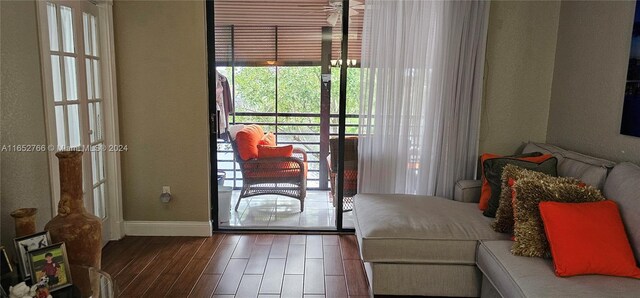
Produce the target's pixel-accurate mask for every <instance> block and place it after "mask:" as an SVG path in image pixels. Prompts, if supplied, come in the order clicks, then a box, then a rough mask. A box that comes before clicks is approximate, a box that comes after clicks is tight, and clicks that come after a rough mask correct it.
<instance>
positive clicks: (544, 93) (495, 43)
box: [480, 1, 560, 154]
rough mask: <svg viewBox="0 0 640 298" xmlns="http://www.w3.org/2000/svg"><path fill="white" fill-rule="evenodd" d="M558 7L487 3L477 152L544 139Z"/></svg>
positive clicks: (505, 149) (537, 3)
mask: <svg viewBox="0 0 640 298" xmlns="http://www.w3.org/2000/svg"><path fill="white" fill-rule="evenodd" d="M559 12H560V2H555V1H554V2H552V1H549V2H541V1H493V2H492V3H491V12H490V15H489V32H488V37H487V38H488V40H487V54H486V68H485V86H484V87H485V89H484V92H485V96H484V103H483V107H482V116H481V126H480V153H483V152H492V153H501V154H511V153H514V152H516V151H517V150H518V148H519V147H520V146H521V144H522V143H523V142H527V141H530V140H531V141H538V142H544V141H545V139H546V134H547V117H548V114H549V101H550V96H551V82H552V77H553V66H554V57H555V47H556V33H557V28H558V15H559Z"/></svg>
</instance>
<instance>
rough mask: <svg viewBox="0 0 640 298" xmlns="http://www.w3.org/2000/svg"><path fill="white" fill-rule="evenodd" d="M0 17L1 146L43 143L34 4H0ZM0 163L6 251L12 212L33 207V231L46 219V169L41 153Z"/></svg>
mask: <svg viewBox="0 0 640 298" xmlns="http://www.w3.org/2000/svg"><path fill="white" fill-rule="evenodd" d="M0 14H1V15H0V53H1V54H0V65H1V67H0V70H1V73H2V74H1V76H2V77H1V78H0V82H1V84H0V86H1V88H0V90H1V93H0V113H1V116H0V118H1V120H0V127H1V128H2V129H1V130H0V131H1V133H0V145H19V144H25V145H26V144H46V143H47V142H46V135H45V120H44V102H43V99H42V84H41V74H40V52H39V51H40V49H39V46H38V30H37V22H36V5H35V2H34V1H20V2H18V1H9V2H7V1H0ZM0 160H1V161H0V165H1V171H2V174H3V175H2V179H1V183H0V184H1V186H0V189H1V190H2V192H1V193H0V217H1V222H0V234H1V238H0V243H2V245H5V246H9V247H11V246H12V245H13V242H12V241H13V240H12V239H13V237H14V236H15V234H14V224H13V219H12V218H11V217H10V216H9V213H10V212H11V211H12V210H15V209H18V208H23V207H37V208H38V216H37V224H38V226H37V228H38V229H43V228H44V225H45V223H46V222H47V221H49V219H51V191H50V184H49V165H48V160H47V153H43V152H39V153H16V152H2V153H1V157H0ZM10 251H11V250H10Z"/></svg>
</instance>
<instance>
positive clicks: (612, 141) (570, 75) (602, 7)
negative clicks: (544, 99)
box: [547, 1, 640, 163]
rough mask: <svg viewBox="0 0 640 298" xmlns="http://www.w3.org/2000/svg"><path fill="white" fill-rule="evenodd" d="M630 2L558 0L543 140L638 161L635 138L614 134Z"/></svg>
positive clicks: (619, 113)
mask: <svg viewBox="0 0 640 298" xmlns="http://www.w3.org/2000/svg"><path fill="white" fill-rule="evenodd" d="M633 15H634V2H633V1H628V2H616V1H604V2H586V1H584V2H583V1H580V2H570V1H568V2H563V3H562V9H561V13H560V25H559V30H558V45H557V51H556V66H555V73H554V78H553V90H552V95H551V111H550V113H549V125H548V138H547V141H548V142H549V143H552V144H557V145H559V146H561V147H565V148H567V149H572V150H576V151H580V152H584V153H586V154H590V155H595V156H600V157H604V158H609V159H612V160H616V161H622V160H628V161H634V162H636V163H638V162H640V138H636V137H630V136H623V135H621V134H620V133H619V132H620V120H621V116H622V103H623V96H624V86H625V80H626V74H627V65H628V61H629V60H628V59H629V48H630V41H631V29H632V26H633Z"/></svg>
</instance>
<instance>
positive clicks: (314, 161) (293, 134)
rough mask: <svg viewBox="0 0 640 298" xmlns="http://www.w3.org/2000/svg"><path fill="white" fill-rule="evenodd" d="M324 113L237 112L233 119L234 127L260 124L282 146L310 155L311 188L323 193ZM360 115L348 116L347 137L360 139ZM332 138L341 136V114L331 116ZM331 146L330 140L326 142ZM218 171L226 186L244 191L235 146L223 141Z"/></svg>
mask: <svg viewBox="0 0 640 298" xmlns="http://www.w3.org/2000/svg"><path fill="white" fill-rule="evenodd" d="M321 117H322V115H321V114H320V113H269V112H267V113H255V112H236V113H235V114H234V115H229V120H230V122H232V123H231V125H233V124H245V125H248V124H258V125H261V126H262V128H263V130H264V131H265V132H269V131H270V132H273V133H274V134H275V135H276V140H277V141H276V142H277V144H278V145H293V146H294V147H298V146H299V147H302V148H304V149H305V150H306V151H307V160H308V167H309V169H308V173H307V188H308V189H320V184H321V183H320V179H326V180H327V181H328V179H329V177H322V178H321V177H320V167H321V166H322V165H321V163H324V164H326V162H327V161H326V160H321V158H320V154H321V153H320V143H321V142H322V141H323V140H321V139H320V138H321V134H320V120H321ZM358 117H359V116H358V115H356V114H347V115H346V127H345V128H346V132H347V133H346V134H345V135H346V136H357V135H358V127H359V126H358ZM329 123H330V124H329V136H330V137H337V136H338V114H331V115H330V116H329ZM325 141H326V142H327V143H328V140H325ZM217 149H218V170H219V171H224V172H225V173H226V178H225V185H226V186H233V187H234V188H240V187H242V173H241V172H240V169H239V168H238V164H237V163H236V161H235V156H234V154H233V150H232V148H231V144H230V143H228V142H224V141H222V140H219V142H218V148H217Z"/></svg>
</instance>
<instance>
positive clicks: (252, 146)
mask: <svg viewBox="0 0 640 298" xmlns="http://www.w3.org/2000/svg"><path fill="white" fill-rule="evenodd" d="M263 136H264V131H262V127H260V125H255V124H252V125H246V126H245V127H244V128H242V129H241V130H240V131H238V133H237V134H236V145H237V147H238V154H239V155H240V158H242V160H249V159H252V158H258V143H260V140H261V139H262V137H263Z"/></svg>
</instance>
